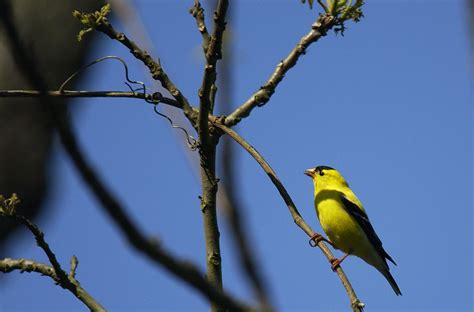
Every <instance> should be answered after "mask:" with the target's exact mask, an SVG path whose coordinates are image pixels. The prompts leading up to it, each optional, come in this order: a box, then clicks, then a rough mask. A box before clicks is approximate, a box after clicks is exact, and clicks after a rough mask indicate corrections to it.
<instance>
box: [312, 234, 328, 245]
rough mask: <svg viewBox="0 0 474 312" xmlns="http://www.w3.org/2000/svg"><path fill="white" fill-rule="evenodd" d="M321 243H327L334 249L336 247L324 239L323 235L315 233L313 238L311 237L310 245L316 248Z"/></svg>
mask: <svg viewBox="0 0 474 312" xmlns="http://www.w3.org/2000/svg"><path fill="white" fill-rule="evenodd" d="M321 241H325V242H326V243H328V244H329V245H331V246H332V247H334V245H333V244H332V243H331V242H330V241H329V240H328V239H327V238H325V237H323V236H322V235H321V234H318V233H314V234H313V236H311V238H310V239H309V245H310V246H311V247H316V246H318V243H319V242H321Z"/></svg>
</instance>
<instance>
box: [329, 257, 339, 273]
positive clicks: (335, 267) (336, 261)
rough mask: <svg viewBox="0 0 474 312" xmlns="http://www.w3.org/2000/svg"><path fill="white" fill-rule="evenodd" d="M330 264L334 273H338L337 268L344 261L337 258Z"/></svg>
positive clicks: (331, 260)
mask: <svg viewBox="0 0 474 312" xmlns="http://www.w3.org/2000/svg"><path fill="white" fill-rule="evenodd" d="M329 262H330V263H331V270H332V271H333V272H336V271H337V268H338V267H340V266H341V262H342V260H339V259H336V258H332V259H330V260H329Z"/></svg>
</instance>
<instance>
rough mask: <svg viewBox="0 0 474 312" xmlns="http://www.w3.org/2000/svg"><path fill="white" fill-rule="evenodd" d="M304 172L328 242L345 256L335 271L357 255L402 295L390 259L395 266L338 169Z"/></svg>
mask: <svg viewBox="0 0 474 312" xmlns="http://www.w3.org/2000/svg"><path fill="white" fill-rule="evenodd" d="M304 173H305V174H306V175H307V176H310V177H311V178H312V179H313V183H314V206H315V208H316V214H317V215H318V219H319V222H320V223H321V227H322V228H323V230H324V232H325V233H326V235H327V237H328V239H329V243H330V244H331V245H332V246H334V247H335V248H337V249H339V250H341V251H343V252H344V253H345V255H344V256H343V257H342V258H341V259H333V260H332V261H331V263H332V267H333V270H334V269H335V268H336V267H337V266H338V265H339V264H340V263H341V262H342V261H343V260H344V259H345V258H346V257H347V256H349V255H355V256H358V257H359V258H361V259H363V260H364V261H365V262H367V263H368V264H370V265H372V266H373V267H375V268H376V269H377V270H378V271H379V272H380V273H382V274H383V276H385V278H386V279H387V281H388V282H389V283H390V286H392V288H393V290H394V291H395V293H396V294H397V295H401V294H402V293H401V292H400V289H399V288H398V285H397V283H396V282H395V279H394V278H393V276H392V275H391V274H390V271H389V267H388V264H387V260H389V261H390V262H392V263H393V264H395V265H396V263H395V261H393V259H392V257H390V255H389V254H388V253H387V252H386V251H385V250H384V249H383V247H382V242H381V241H380V239H379V237H378V236H377V234H376V233H375V231H374V228H373V227H372V225H371V224H370V221H369V217H368V216H367V213H366V212H365V209H364V207H363V206H362V204H361V202H360V201H359V199H358V198H357V197H356V196H355V194H354V193H353V192H352V190H351V189H350V187H349V185H348V184H347V182H346V180H345V179H344V178H343V177H342V175H341V174H340V173H339V172H338V171H337V170H336V169H333V168H331V167H327V166H318V167H316V168H312V169H307V170H306V171H305V172H304ZM313 240H314V241H316V243H317V242H318V241H320V240H326V239H324V238H322V236H320V235H316V236H314V237H313ZM326 241H327V240H326Z"/></svg>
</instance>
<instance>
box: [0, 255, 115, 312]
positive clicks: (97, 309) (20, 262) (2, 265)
mask: <svg viewBox="0 0 474 312" xmlns="http://www.w3.org/2000/svg"><path fill="white" fill-rule="evenodd" d="M13 271H20V273H23V272H29V273H30V272H36V273H39V274H41V275H43V276H48V277H50V278H51V279H52V280H54V282H55V283H57V284H59V285H60V286H62V287H63V288H64V289H67V290H69V291H70V292H71V293H72V294H73V295H74V296H75V297H76V298H78V299H79V300H81V301H82V302H83V303H84V304H85V305H86V306H87V307H88V308H89V310H91V311H93V312H105V311H106V310H105V309H104V308H103V307H102V306H101V305H100V304H99V303H98V302H96V301H95V300H94V298H92V297H91V296H90V295H89V294H88V293H87V291H86V290H85V289H84V288H82V287H81V286H80V284H79V282H78V281H77V280H76V279H75V278H71V277H69V278H68V281H69V282H70V285H71V286H72V287H66V285H63V284H62V281H61V279H60V278H59V277H58V276H57V274H56V272H55V269H54V268H53V267H51V266H49V265H47V264H43V263H39V262H35V261H33V260H26V259H10V258H5V259H2V260H0V272H3V273H10V272H13Z"/></svg>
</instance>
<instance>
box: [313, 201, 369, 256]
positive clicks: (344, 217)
mask: <svg viewBox="0 0 474 312" xmlns="http://www.w3.org/2000/svg"><path fill="white" fill-rule="evenodd" d="M314 204H315V207H316V213H317V215H318V219H319V222H320V223H321V227H322V228H323V230H324V232H325V233H326V235H327V236H328V238H329V240H330V241H331V242H332V243H333V244H334V246H335V247H336V248H338V249H340V250H342V251H343V252H345V253H350V254H353V255H357V256H359V257H361V258H363V259H364V260H366V261H367V260H369V259H367V257H368V255H369V254H370V253H371V251H372V248H373V247H372V245H371V244H370V242H369V240H368V238H367V236H366V235H365V233H364V231H363V230H362V229H361V228H360V226H359V225H358V224H357V221H356V220H355V219H354V218H353V217H352V216H350V215H349V214H348V213H347V211H346V210H345V208H344V206H343V203H342V202H341V200H340V199H339V198H338V197H332V196H324V195H323V196H318V195H317V196H316V197H315V202H314Z"/></svg>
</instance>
